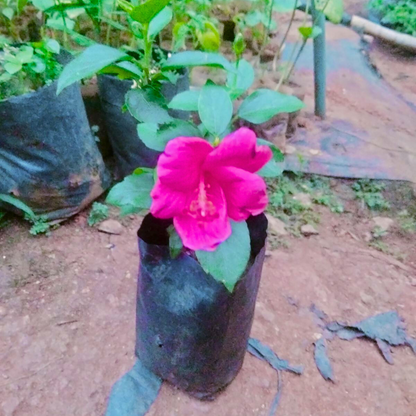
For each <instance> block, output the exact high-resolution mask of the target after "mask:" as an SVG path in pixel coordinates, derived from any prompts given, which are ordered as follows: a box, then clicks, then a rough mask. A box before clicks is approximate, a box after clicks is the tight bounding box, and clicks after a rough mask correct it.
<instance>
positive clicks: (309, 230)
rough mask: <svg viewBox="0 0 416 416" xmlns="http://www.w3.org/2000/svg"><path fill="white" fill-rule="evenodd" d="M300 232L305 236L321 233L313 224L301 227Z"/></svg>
mask: <svg viewBox="0 0 416 416" xmlns="http://www.w3.org/2000/svg"><path fill="white" fill-rule="evenodd" d="M300 232H301V233H302V234H303V235H304V236H305V237H309V236H310V235H318V234H319V231H318V230H317V229H316V228H315V227H314V226H313V225H311V224H305V225H302V226H301V227H300Z"/></svg>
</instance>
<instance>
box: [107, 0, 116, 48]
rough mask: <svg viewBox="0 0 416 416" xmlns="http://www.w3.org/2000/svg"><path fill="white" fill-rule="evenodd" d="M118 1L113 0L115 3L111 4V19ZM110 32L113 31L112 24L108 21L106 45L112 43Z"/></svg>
mask: <svg viewBox="0 0 416 416" xmlns="http://www.w3.org/2000/svg"><path fill="white" fill-rule="evenodd" d="M116 1H117V0H113V5H112V6H111V14H110V17H109V19H112V18H113V13H114V11H115V9H116ZM110 33H111V25H110V24H109V23H107V33H106V34H105V44H106V45H110Z"/></svg>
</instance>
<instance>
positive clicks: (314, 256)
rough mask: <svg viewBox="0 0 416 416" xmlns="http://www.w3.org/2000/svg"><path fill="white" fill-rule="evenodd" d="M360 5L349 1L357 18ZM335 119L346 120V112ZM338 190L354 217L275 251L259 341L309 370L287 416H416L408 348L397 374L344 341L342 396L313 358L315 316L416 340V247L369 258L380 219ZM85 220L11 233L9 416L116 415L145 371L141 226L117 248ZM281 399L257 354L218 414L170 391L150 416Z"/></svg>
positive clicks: (293, 382)
mask: <svg viewBox="0 0 416 416" xmlns="http://www.w3.org/2000/svg"><path fill="white" fill-rule="evenodd" d="M360 4H362V2H361V1H352V0H351V1H348V2H347V10H348V11H350V12H351V11H352V10H353V11H354V12H356V10H359V6H360ZM349 8H351V10H349ZM376 59H379V61H378V64H377V68H379V70H380V72H381V73H382V74H383V76H385V77H386V79H388V80H389V82H390V80H391V83H392V84H393V85H394V86H395V87H396V88H398V89H399V90H400V88H403V94H404V96H405V97H406V98H409V100H411V97H410V96H409V95H405V93H406V94H414V93H415V91H414V88H413V87H414V83H412V82H411V80H412V78H410V81H409V76H408V77H407V78H406V77H400V76H399V74H400V71H402V69H401V68H403V66H401V65H402V64H401V62H402V61H400V60H398V59H397V58H396V57H394V58H393V57H392V55H391V54H390V53H389V52H387V53H386V52H383V54H381V55H380V56H379V57H378V58H376ZM406 59H407V58H406ZM409 72H410V71H407V72H406V74H407V75H409ZM399 84H401V85H402V86H401V87H400V85H399ZM412 88H413V89H412ZM337 106H338V107H337ZM331 108H332V111H340V112H341V111H345V107H343V103H342V101H340V102H338V103H337V102H335V101H334V102H333V103H332V107H331ZM362 123H364V124H363V125H365V123H366V120H365V117H364V118H363V120H362ZM334 187H335V189H336V191H337V192H338V193H339V194H340V195H341V196H342V197H343V198H344V201H345V203H346V207H347V211H346V213H344V214H342V215H336V214H332V213H330V212H329V211H328V210H327V209H326V208H315V209H316V210H317V211H319V212H320V214H321V225H320V226H319V227H318V229H319V235H318V236H312V237H308V238H295V237H291V236H287V237H284V240H285V242H286V243H288V244H289V247H288V248H279V249H277V250H273V251H270V252H269V256H268V257H267V258H266V261H265V266H264V272H263V277H262V282H261V287H260V292H259V297H258V302H257V307H256V316H255V321H254V325H253V330H252V336H254V337H256V338H259V339H260V340H262V341H263V342H264V343H266V344H268V345H270V346H271V347H272V348H273V349H274V350H275V351H276V352H277V353H278V354H279V355H280V356H281V357H282V358H285V359H288V360H290V362H291V363H293V364H304V365H305V373H304V374H303V375H302V376H295V375H291V374H284V375H283V383H284V390H283V394H282V399H281V404H280V407H279V409H278V413H277V414H278V415H280V416H294V415H296V416H298V415H299V416H308V415H311V416H332V415H340V416H341V415H342V416H364V415H366V416H415V414H416V356H415V355H414V354H413V353H412V352H411V351H410V349H409V348H405V347H403V348H401V347H398V348H395V349H394V361H395V364H394V365H393V366H391V365H388V364H387V363H386V362H385V361H384V359H383V358H382V357H381V355H380V353H379V352H378V351H377V348H376V346H375V345H374V344H373V343H371V342H366V341H363V340H354V341H351V342H346V341H340V340H335V341H332V342H331V343H330V345H329V356H330V358H331V361H332V364H333V367H334V372H335V379H336V382H335V383H330V382H326V381H324V380H323V378H322V377H321V376H320V374H319V373H318V371H317V369H316V367H315V364H314V361H313V345H312V344H313V342H314V341H315V340H316V339H317V338H318V337H319V336H320V333H321V330H320V329H319V328H318V326H317V325H316V323H315V322H314V319H313V318H314V317H313V315H312V313H311V312H310V311H309V307H310V306H311V304H313V303H314V304H315V305H317V306H318V307H319V308H320V309H322V310H324V311H325V312H326V313H327V314H328V315H329V317H330V318H331V319H339V320H345V321H350V322H354V321H356V320H359V319H362V318H365V317H368V316H370V315H373V314H376V313H379V312H383V311H388V310H392V309H394V310H397V311H398V312H399V314H400V315H401V316H402V317H403V318H404V319H405V321H406V323H407V325H408V328H409V333H410V334H411V335H413V336H416V302H415V300H414V299H415V295H416V247H415V244H414V234H413V235H411V236H409V235H407V234H405V233H403V232H402V231H400V230H399V228H398V227H397V223H396V225H395V229H393V231H392V232H390V233H389V235H388V236H386V237H383V242H385V243H386V244H387V245H388V251H389V252H390V253H391V254H384V253H382V252H380V251H377V250H375V249H374V248H372V247H369V245H368V243H366V242H365V238H366V233H368V232H370V231H371V230H372V228H373V225H372V222H371V219H370V215H369V214H368V212H366V211H365V210H362V209H361V208H360V207H358V206H357V204H356V203H355V202H352V201H351V190H350V188H349V187H348V186H347V185H346V183H345V182H343V181H336V182H334ZM406 192H407V191H406ZM397 196H400V195H396V194H395V195H394V198H396V199H397ZM394 198H393V199H394ZM400 208H403V207H400ZM381 215H392V213H387V214H381ZM86 217H87V214H86V213H85V212H83V213H81V214H79V215H78V216H76V217H75V218H74V219H72V220H71V221H68V222H66V223H65V224H63V225H62V226H60V227H59V228H58V229H57V230H55V231H53V232H52V233H51V235H50V236H49V237H44V236H43V237H37V238H34V237H30V236H29V234H28V227H27V224H25V223H23V222H18V221H14V222H13V223H12V224H11V225H10V226H8V227H7V228H5V229H2V230H0V415H1V416H29V415H30V416H46V415H54V416H100V415H103V413H104V410H105V407H106V401H107V398H108V394H109V391H110V389H111V386H112V384H113V383H114V382H115V381H116V380H117V379H118V378H119V377H120V376H121V375H122V374H123V373H125V372H126V371H127V370H128V369H129V368H130V367H131V366H132V364H133V362H134V356H133V349H134V327H135V287H136V272H137V267H138V255H137V241H136V230H137V228H138V226H139V225H140V218H139V217H132V218H126V219H123V220H122V223H123V225H124V232H123V234H122V235H120V236H109V235H107V234H103V233H100V232H98V231H97V230H96V229H94V228H90V227H88V225H87V223H86ZM276 385H277V380H276V373H275V371H274V370H272V369H271V368H270V367H269V366H268V365H267V364H265V363H264V362H260V361H259V360H257V359H256V358H253V357H251V356H250V355H249V354H247V357H246V360H245V363H244V366H243V369H242V371H241V372H240V374H239V375H238V377H237V378H236V380H235V381H234V382H233V383H232V384H231V385H230V386H229V388H228V389H227V390H226V391H225V392H224V393H223V394H222V395H220V396H219V397H218V399H217V400H215V401H214V402H210V403H207V402H199V401H197V400H195V399H192V398H190V397H188V396H187V395H186V394H184V393H182V392H180V391H177V390H175V389H174V388H172V387H171V386H169V385H167V384H164V385H163V387H162V390H161V393H160V395H159V397H158V398H157V400H156V402H155V404H154V405H153V406H152V408H151V410H150V412H149V415H150V416H174V415H180V416H200V415H201V416H202V415H212V416H214V415H215V416H249V415H258V416H266V415H268V409H269V406H270V403H271V400H272V398H273V395H274V394H275V391H276Z"/></svg>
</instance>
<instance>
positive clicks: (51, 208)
mask: <svg viewBox="0 0 416 416" xmlns="http://www.w3.org/2000/svg"><path fill="white" fill-rule="evenodd" d="M56 86H57V83H56V82H54V83H52V84H51V85H49V86H45V87H43V88H40V89H38V90H37V91H35V92H32V93H28V94H24V95H20V96H16V97H11V98H8V99H6V100H3V101H0V126H1V127H0V193H5V194H11V195H14V196H15V197H17V198H19V199H20V200H22V201H23V202H24V203H26V204H27V205H29V206H30V207H31V208H32V209H33V210H34V211H35V213H36V214H39V215H40V214H42V215H45V216H46V218H47V219H49V220H53V219H62V218H67V217H69V216H71V215H74V214H76V213H77V212H79V211H80V210H82V209H83V208H84V207H85V206H87V205H88V204H89V203H91V202H92V201H93V200H94V199H96V198H97V197H98V196H99V195H100V194H101V193H102V192H103V191H104V190H105V189H106V188H107V187H108V186H109V183H110V178H109V175H108V172H107V171H106V169H105V166H104V162H103V159H102V157H101V154H100V152H99V151H98V149H97V146H96V143H95V140H94V138H93V136H92V134H91V131H90V126H89V124H88V120H87V116H86V113H85V108H84V103H83V101H82V97H81V92H80V86H79V84H74V85H71V86H69V87H68V88H66V89H65V90H64V91H63V92H62V93H61V94H60V95H58V96H57V95H56Z"/></svg>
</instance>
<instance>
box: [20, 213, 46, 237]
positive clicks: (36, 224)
mask: <svg viewBox="0 0 416 416" xmlns="http://www.w3.org/2000/svg"><path fill="white" fill-rule="evenodd" d="M25 219H26V220H27V221H29V222H31V223H32V224H33V225H32V227H31V228H30V230H29V233H30V234H32V235H39V234H49V231H50V229H51V225H50V224H49V222H48V219H47V218H46V217H45V216H44V215H35V216H34V217H29V216H25Z"/></svg>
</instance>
